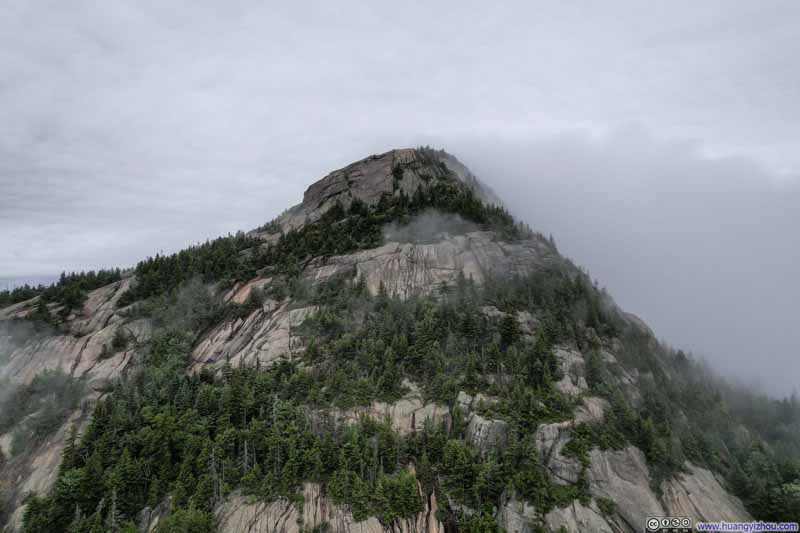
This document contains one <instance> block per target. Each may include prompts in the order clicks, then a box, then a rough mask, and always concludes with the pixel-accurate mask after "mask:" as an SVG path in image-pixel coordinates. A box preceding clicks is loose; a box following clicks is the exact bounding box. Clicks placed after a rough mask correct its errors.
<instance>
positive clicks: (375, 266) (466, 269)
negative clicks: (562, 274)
mask: <svg viewBox="0 0 800 533" xmlns="http://www.w3.org/2000/svg"><path fill="white" fill-rule="evenodd" d="M561 261H562V260H561V259H560V258H559V257H558V255H557V254H555V253H554V252H553V250H552V248H551V247H550V246H549V245H548V243H547V242H546V241H545V240H544V239H541V238H538V237H533V238H531V239H528V240H520V241H514V242H513V243H512V242H505V241H502V240H499V239H498V237H497V235H496V234H495V233H494V232H491V231H475V232H470V233H467V234H465V235H454V236H449V237H448V238H444V239H442V240H440V241H438V242H435V243H432V244H414V243H399V242H389V243H386V244H385V245H383V246H381V247H380V248H375V249H373V250H363V251H360V252H356V253H353V254H351V255H345V256H334V257H329V258H319V259H317V260H315V261H312V262H311V263H310V264H309V266H308V267H307V268H306V270H305V277H306V279H308V280H310V281H311V282H314V283H316V282H320V281H324V280H327V279H330V278H332V277H334V276H337V275H341V274H353V275H356V276H360V277H362V278H363V279H364V280H365V282H366V284H367V287H368V288H369V290H370V291H371V292H372V293H373V294H377V292H378V289H379V287H380V285H381V283H383V285H384V287H385V288H386V291H387V292H388V294H390V295H393V296H396V297H400V298H406V297H408V296H411V295H413V294H430V293H431V292H433V291H434V290H436V289H437V288H439V287H440V286H441V284H442V283H445V282H446V283H452V282H454V281H455V280H456V279H457V278H458V276H459V274H463V275H464V276H465V277H466V278H472V279H473V280H474V281H476V282H478V283H480V282H482V281H483V279H484V278H485V277H486V276H487V275H489V274H491V273H492V272H496V273H499V272H503V273H510V274H526V273H530V272H533V271H534V270H536V269H537V268H544V267H545V266H548V265H552V264H554V263H557V262H561Z"/></svg>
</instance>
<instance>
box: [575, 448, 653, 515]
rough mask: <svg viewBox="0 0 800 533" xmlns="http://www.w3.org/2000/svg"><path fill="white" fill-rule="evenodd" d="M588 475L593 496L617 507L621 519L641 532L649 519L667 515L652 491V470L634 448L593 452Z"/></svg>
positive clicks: (642, 455) (591, 452)
mask: <svg viewBox="0 0 800 533" xmlns="http://www.w3.org/2000/svg"><path fill="white" fill-rule="evenodd" d="M589 456H590V458H591V465H590V466H589V470H588V472H587V478H588V480H589V486H590V490H591V493H592V496H595V497H604V498H609V499H611V500H613V501H614V502H615V503H616V504H617V512H618V513H619V515H620V517H621V518H622V519H623V520H624V521H625V522H626V523H627V524H628V525H629V526H630V527H631V529H633V530H637V531H638V530H639V529H641V527H642V524H644V523H645V519H646V518H647V517H648V516H664V508H663V506H662V505H661V502H660V501H659V500H658V498H657V497H656V495H655V494H653V491H652V490H650V471H649V469H648V468H647V462H646V461H645V458H644V454H643V453H642V452H641V451H640V450H639V449H638V448H635V447H633V446H628V447H627V448H624V449H622V450H605V451H603V450H600V449H597V448H595V449H593V450H591V451H590V452H589Z"/></svg>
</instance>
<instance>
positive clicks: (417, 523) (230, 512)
mask: <svg viewBox="0 0 800 533" xmlns="http://www.w3.org/2000/svg"><path fill="white" fill-rule="evenodd" d="M424 500H425V499H424V498H423V501H424ZM436 510H437V505H436V499H435V497H432V498H431V499H430V500H429V501H427V502H426V504H425V508H424V509H423V511H422V512H421V513H419V514H417V515H416V516H414V517H412V518H409V519H405V520H400V521H398V522H397V523H394V524H391V525H387V526H386V527H384V526H383V525H382V524H381V523H380V521H378V519H377V518H374V517H370V518H367V519H366V520H364V521H361V522H356V521H355V519H354V518H353V515H352V514H351V513H350V511H349V510H347V508H346V507H342V506H338V505H336V504H334V503H333V502H331V501H330V498H328V497H327V496H326V494H325V492H324V490H323V489H322V488H321V487H320V486H319V485H318V484H316V483H306V484H304V486H303V507H302V509H298V508H297V506H295V505H294V504H292V503H291V502H289V501H288V500H284V499H280V500H277V501H274V502H270V503H265V502H255V501H251V500H250V499H249V498H247V497H244V496H233V497H231V498H229V499H228V500H227V501H226V502H225V503H224V504H223V505H221V506H220V507H219V508H218V509H217V512H216V515H217V520H218V531H220V532H221V533H267V532H269V533H300V532H301V531H309V530H312V529H314V528H318V527H321V526H327V527H328V528H329V529H328V530H329V531H331V532H334V533H382V532H383V531H392V532H395V533H442V532H444V527H443V526H442V524H441V523H440V522H439V521H438V520H437V519H436Z"/></svg>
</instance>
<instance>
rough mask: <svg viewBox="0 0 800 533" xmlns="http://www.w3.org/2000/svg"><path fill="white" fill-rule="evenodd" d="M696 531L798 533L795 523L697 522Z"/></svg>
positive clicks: (798, 528)
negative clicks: (791, 532)
mask: <svg viewBox="0 0 800 533" xmlns="http://www.w3.org/2000/svg"><path fill="white" fill-rule="evenodd" d="M694 528H695V529H696V530H697V531H800V525H798V523H797V522H698V523H696V524H695V525H694Z"/></svg>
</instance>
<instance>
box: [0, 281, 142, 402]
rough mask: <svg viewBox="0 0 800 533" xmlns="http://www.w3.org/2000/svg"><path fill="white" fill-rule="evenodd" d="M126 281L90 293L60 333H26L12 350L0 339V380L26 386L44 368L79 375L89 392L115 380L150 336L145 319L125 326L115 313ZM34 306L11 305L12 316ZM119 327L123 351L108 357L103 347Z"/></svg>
mask: <svg viewBox="0 0 800 533" xmlns="http://www.w3.org/2000/svg"><path fill="white" fill-rule="evenodd" d="M129 283H130V280H128V279H125V280H122V281H120V282H117V283H113V284H111V285H108V286H106V287H102V288H100V289H97V290H94V291H92V292H90V293H89V295H88V298H87V301H86V304H85V305H84V307H83V309H82V310H81V311H80V312H79V313H76V314H74V315H73V316H72V317H71V318H69V319H68V320H67V322H66V325H65V327H66V330H67V331H66V332H53V333H55V334H52V333H51V334H46V333H45V334H35V335H30V336H28V337H27V338H26V339H25V341H24V342H19V341H15V344H14V345H13V346H12V345H10V342H11V341H10V340H8V341H6V342H8V343H9V345H6V346H4V345H3V342H4V341H3V338H2V337H0V352H7V356H6V364H5V365H3V366H2V367H0V380H2V379H7V380H9V381H12V382H15V383H30V381H31V380H32V379H33V378H34V377H35V376H36V375H37V374H39V373H40V372H42V371H44V370H55V369H58V370H61V371H63V372H64V373H66V374H69V375H71V376H73V377H76V378H80V377H85V378H86V379H87V381H88V382H89V383H90V385H92V386H93V387H94V388H100V387H103V386H105V385H106V384H108V383H109V382H110V380H112V379H114V378H116V377H117V376H119V375H120V373H121V372H122V371H123V370H124V369H125V368H126V367H127V365H128V364H129V362H130V360H131V357H132V356H133V353H134V348H135V345H136V344H137V343H141V342H144V341H145V340H147V339H148V338H149V337H150V333H151V327H150V323H149V322H148V321H147V320H141V319H140V320H134V321H131V322H126V321H125V320H126V319H125V318H124V317H123V316H121V315H120V314H118V313H117V312H116V310H115V305H116V302H117V300H118V299H119V297H120V296H121V295H122V293H123V292H125V290H127V287H128V284H129ZM34 302H35V301H33V300H32V301H29V302H27V306H22V307H17V306H15V307H17V309H16V310H15V315H14V316H24V315H25V314H27V311H26V309H28V308H30V307H32V306H33V305H34ZM56 309H57V308H56ZM8 312H9V311H8V309H7V310H6V313H8ZM12 327H14V326H12ZM120 327H122V328H124V329H125V332H126V334H127V335H128V337H130V338H131V342H130V343H129V346H128V349H125V350H121V351H119V352H117V353H113V351H111V350H110V349H109V348H110V343H111V339H112V338H113V337H114V333H116V331H117V329H118V328H120Z"/></svg>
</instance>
